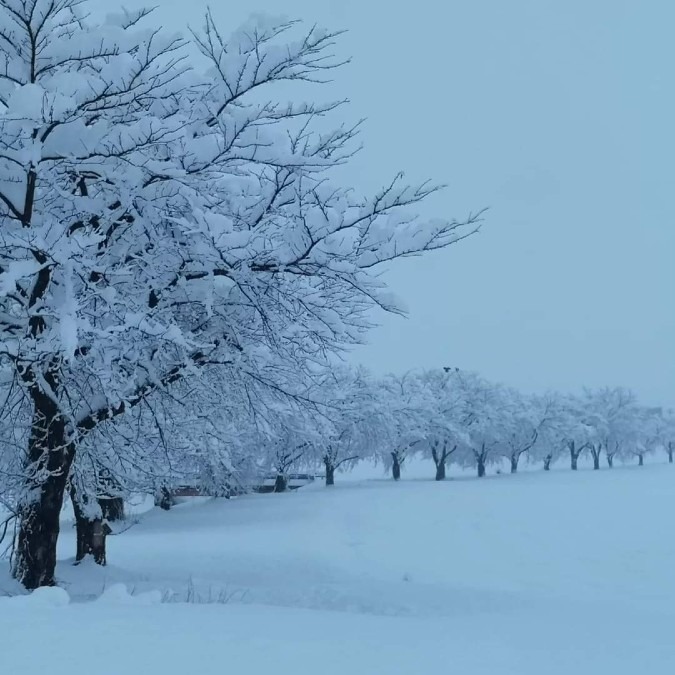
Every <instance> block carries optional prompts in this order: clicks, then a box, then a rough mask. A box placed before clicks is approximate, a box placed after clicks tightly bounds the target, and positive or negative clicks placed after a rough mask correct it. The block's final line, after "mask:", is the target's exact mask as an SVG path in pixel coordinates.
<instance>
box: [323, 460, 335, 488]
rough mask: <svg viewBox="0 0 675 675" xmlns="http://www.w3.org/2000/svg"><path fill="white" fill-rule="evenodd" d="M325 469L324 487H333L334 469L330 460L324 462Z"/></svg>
mask: <svg viewBox="0 0 675 675" xmlns="http://www.w3.org/2000/svg"><path fill="white" fill-rule="evenodd" d="M324 466H325V467H326V485H335V467H334V466H333V464H332V462H331V461H330V460H324Z"/></svg>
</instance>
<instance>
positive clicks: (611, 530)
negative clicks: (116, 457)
mask: <svg viewBox="0 0 675 675" xmlns="http://www.w3.org/2000/svg"><path fill="white" fill-rule="evenodd" d="M674 480H675V470H673V468H672V467H670V466H667V465H653V466H647V467H644V468H638V467H630V468H617V469H615V470H613V471H608V470H604V471H602V472H591V471H580V472H578V473H572V472H570V471H555V472H551V473H550V474H545V473H543V472H536V473H535V472H526V473H522V474H520V475H517V476H509V475H502V476H494V477H490V478H488V479H486V480H483V481H478V480H475V479H455V480H451V481H447V482H445V483H442V484H436V483H434V482H429V481H421V480H407V481H403V482H401V483H399V484H394V483H392V482H389V481H383V480H379V481H374V480H370V481H361V482H353V483H349V484H348V483H343V484H342V485H338V486H336V488H335V489H328V490H327V489H324V488H322V487H320V486H312V487H310V488H303V489H302V490H301V491H299V492H297V493H293V494H287V495H255V496H248V497H244V498H240V499H237V500H231V501H225V500H216V501H209V500H195V501H194V502H193V503H191V504H186V505H183V506H180V507H178V508H176V509H175V510H173V511H171V512H169V513H165V512H163V511H159V510H152V511H150V512H148V513H146V514H144V515H143V516H142V517H141V519H140V522H139V523H138V524H137V525H136V526H134V527H133V528H131V529H130V530H129V531H127V532H125V533H124V534H123V535H121V536H118V537H113V538H111V540H110V543H109V560H110V563H111V564H110V566H109V567H107V568H105V569H101V568H95V567H93V566H85V567H84V568H82V567H78V568H75V567H72V566H71V565H69V564H68V562H67V561H66V560H64V561H63V563H62V564H61V566H60V569H59V578H60V579H61V580H62V586H63V587H64V588H65V589H67V592H68V594H69V595H70V597H71V601H70V603H69V604H66V603H67V602H68V594H66V592H65V591H63V590H61V589H47V590H43V591H40V592H38V593H37V594H35V595H33V596H32V597H25V596H24V597H10V598H0V672H2V673H3V674H4V673H8V674H10V675H33V674H37V673H45V672H49V673H50V675H62V674H65V673H71V672H80V671H81V672H86V668H85V666H86V665H89V666H92V665H93V664H96V665H95V669H94V670H92V672H94V671H95V672H96V673H97V675H113V674H114V675H118V674H119V673H126V674H128V675H135V674H136V673H138V674H142V675H154V673H161V674H162V675H174V674H178V673H180V674H181V675H188V674H189V675H192V674H194V675H215V674H216V673H217V674H218V675H222V673H224V672H236V673H238V674H240V675H241V674H246V673H251V674H258V673H267V672H270V671H271V670H273V671H274V672H278V673H293V674H294V675H309V674H310V673H311V674H312V675H313V674H314V673H321V674H322V675H332V674H333V673H340V674H341V675H344V674H345V673H346V672H347V673H350V674H351V675H360V674H363V675H375V674H379V673H381V674H382V675H397V674H399V673H400V674H401V675H403V674H405V675H415V674H417V673H420V674H424V675H434V674H436V673H439V674H440V673H448V672H454V673H458V674H459V675H478V674H480V675H483V674H485V675H488V674H489V675H510V674H514V675H535V674H536V675H541V674H542V673H547V674H553V675H557V674H561V675H562V674H565V675H572V674H574V675H586V674H587V673H588V674H590V673H593V675H604V674H605V673H611V674H612V675H623V674H626V675H628V674H630V675H634V674H635V673H636V672H640V673H644V674H645V675H660V674H661V673H663V674H664V675H665V674H667V673H668V674H670V673H673V672H675V638H674V637H673V628H674V627H675V580H674V579H673V576H674V574H673V573H674V571H675V570H674V566H675V537H674V536H673V530H674V529H675V527H674V525H673V522H672V519H673V509H672V504H673V495H674V494H675V491H674V489H673V487H674V486H673V482H674ZM73 548H74V541H73V537H72V533H71V532H70V531H69V529H68V531H67V532H66V534H65V536H64V537H63V542H62V554H63V557H64V558H67V557H68V555H71V554H72V551H73ZM119 583H124V584H125V585H126V587H127V589H128V591H124V590H123V589H122V588H121V587H120V586H119V585H116V584H119ZM0 586H1V587H2V588H5V589H6V590H8V591H12V590H16V589H15V588H14V587H13V586H12V585H11V583H10V582H9V581H8V580H7V578H6V577H2V581H1V582H0ZM153 591H154V592H153ZM101 592H103V597H102V598H99V599H97V600H94V601H93V602H92V601H91V598H92V597H96V596H98V595H100V594H101ZM130 594H131V595H130ZM186 601H187V602H186ZM34 640H37V642H31V641H34Z"/></svg>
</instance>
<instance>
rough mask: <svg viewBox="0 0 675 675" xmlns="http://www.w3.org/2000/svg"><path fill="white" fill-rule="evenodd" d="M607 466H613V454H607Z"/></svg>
mask: <svg viewBox="0 0 675 675" xmlns="http://www.w3.org/2000/svg"><path fill="white" fill-rule="evenodd" d="M607 466H608V467H609V468H610V469H611V468H612V467H613V466H614V455H607Z"/></svg>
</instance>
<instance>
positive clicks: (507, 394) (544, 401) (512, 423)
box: [499, 388, 554, 473]
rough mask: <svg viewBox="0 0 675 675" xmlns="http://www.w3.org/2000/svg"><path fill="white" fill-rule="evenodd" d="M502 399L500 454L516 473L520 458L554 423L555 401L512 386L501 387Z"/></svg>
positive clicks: (543, 439) (542, 439) (512, 471)
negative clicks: (526, 392)
mask: <svg viewBox="0 0 675 675" xmlns="http://www.w3.org/2000/svg"><path fill="white" fill-rule="evenodd" d="M504 401H505V405H506V416H505V417H506V423H507V426H506V427H505V428H504V430H503V433H504V439H503V441H502V442H501V443H500V446H499V447H500V453H501V454H502V455H503V456H504V457H506V458H507V459H508V461H509V465H510V467H511V473H516V472H517V471H518V463H519V462H520V458H521V457H522V456H523V455H525V454H527V453H529V452H530V451H531V450H532V449H533V448H534V446H535V444H536V443H537V442H538V441H539V440H540V437H541V436H542V434H543V431H544V429H545V427H546V425H548V424H551V423H553V422H554V420H553V414H554V402H553V401H552V400H551V399H550V398H549V397H546V396H528V395H525V394H522V393H521V392H519V391H517V390H515V389H511V388H509V389H504ZM541 441H545V438H543V437H542V438H541ZM549 465H550V460H549Z"/></svg>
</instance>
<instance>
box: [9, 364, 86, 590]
mask: <svg viewBox="0 0 675 675" xmlns="http://www.w3.org/2000/svg"><path fill="white" fill-rule="evenodd" d="M45 379H47V380H48V382H49V384H50V385H51V386H52V388H53V390H56V382H55V381H54V379H55V378H53V377H50V376H49V374H47V375H45ZM50 380H51V381H50ZM31 395H32V399H33V405H34V414H33V422H32V429H31V434H30V440H29V444H28V457H27V465H28V466H27V468H28V469H29V470H30V471H31V473H32V474H33V475H36V474H37V475H43V476H46V477H45V478H39V479H36V480H35V481H33V480H29V482H28V484H27V485H26V487H27V488H28V490H29V491H30V492H32V496H31V498H30V499H29V500H26V501H25V502H24V503H23V504H22V505H20V507H19V533H18V537H17V541H16V551H15V558H14V565H13V569H12V573H13V575H14V577H15V578H16V579H17V580H18V581H20V582H21V583H22V584H23V585H24V586H25V587H26V588H27V589H34V588H38V587H40V586H53V585H54V584H55V579H54V573H55V571H56V542H57V539H58V536H59V515H60V513H61V507H62V506H63V499H64V495H65V490H66V481H67V477H68V474H69V473H70V466H71V464H72V461H73V455H74V447H73V445H72V444H70V443H67V441H66V425H65V420H64V418H63V417H62V416H61V415H60V414H59V411H58V409H57V406H56V404H55V403H54V402H53V401H52V399H51V398H50V397H49V396H46V395H44V394H43V393H42V392H41V391H39V390H37V387H35V388H34V389H33V391H32V392H31Z"/></svg>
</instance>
